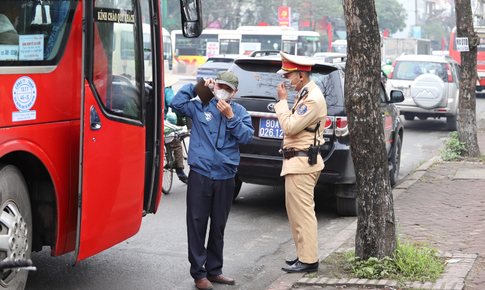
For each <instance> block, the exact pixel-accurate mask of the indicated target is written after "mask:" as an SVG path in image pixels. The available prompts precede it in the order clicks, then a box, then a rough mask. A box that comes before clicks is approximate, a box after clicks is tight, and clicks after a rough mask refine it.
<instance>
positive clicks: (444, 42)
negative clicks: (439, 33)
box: [441, 35, 446, 54]
mask: <svg viewBox="0 0 485 290" xmlns="http://www.w3.org/2000/svg"><path fill="white" fill-rule="evenodd" d="M445 44H446V41H445V36H444V35H443V45H442V49H441V50H442V51H443V54H445Z"/></svg>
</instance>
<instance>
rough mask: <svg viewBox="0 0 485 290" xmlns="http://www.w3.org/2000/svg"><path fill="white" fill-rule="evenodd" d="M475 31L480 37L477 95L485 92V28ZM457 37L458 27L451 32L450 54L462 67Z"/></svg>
mask: <svg viewBox="0 0 485 290" xmlns="http://www.w3.org/2000/svg"><path fill="white" fill-rule="evenodd" d="M475 31H476V32H477V35H478V36H479V37H480V44H479V45H478V50H477V94H479V93H482V91H483V90H485V26H475ZM455 35H456V27H454V28H453V29H452V30H451V35H450V48H449V54H450V56H451V57H452V58H453V59H454V60H456V61H457V62H458V63H459V64H460V65H461V54H460V52H459V51H456V41H455ZM483 93H485V92H483Z"/></svg>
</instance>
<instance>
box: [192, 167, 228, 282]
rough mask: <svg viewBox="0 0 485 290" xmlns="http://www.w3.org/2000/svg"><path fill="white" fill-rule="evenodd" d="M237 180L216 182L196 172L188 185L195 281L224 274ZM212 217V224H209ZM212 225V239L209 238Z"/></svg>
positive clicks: (193, 172)
mask: <svg viewBox="0 0 485 290" xmlns="http://www.w3.org/2000/svg"><path fill="white" fill-rule="evenodd" d="M234 186H235V182H234V178H230V179H225V180H212V179H210V178H209V177H206V176H204V175H202V174H199V173H197V172H195V171H193V170H190V172H189V179H188V182H187V239H188V244H189V262H190V275H191V276H192V277H193V278H194V279H202V278H204V277H206V276H218V275H221V274H222V264H223V263H222V261H223V253H222V252H223V247H224V229H225V228H226V222H227V218H228V216H229V211H230V210H231V206H232V201H233V197H234ZM209 218H210V221H209ZM208 223H209V227H210V229H209V239H208V241H207V247H206V246H205V236H206V233H207V225H208Z"/></svg>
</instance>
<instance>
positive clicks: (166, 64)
mask: <svg viewBox="0 0 485 290" xmlns="http://www.w3.org/2000/svg"><path fill="white" fill-rule="evenodd" d="M162 31H163V33H162V45H163V68H164V70H165V71H168V72H170V73H172V62H173V53H172V49H173V48H172V38H171V37H170V34H169V33H168V31H167V30H166V29H165V28H162Z"/></svg>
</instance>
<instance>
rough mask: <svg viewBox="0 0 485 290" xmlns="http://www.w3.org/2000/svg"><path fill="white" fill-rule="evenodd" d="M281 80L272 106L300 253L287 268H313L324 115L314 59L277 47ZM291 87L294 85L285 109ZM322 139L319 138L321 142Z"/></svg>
mask: <svg viewBox="0 0 485 290" xmlns="http://www.w3.org/2000/svg"><path fill="white" fill-rule="evenodd" d="M280 54H281V58H282V63H283V64H282V68H281V70H279V71H278V73H279V74H282V75H283V78H284V82H283V83H281V84H279V85H278V97H279V99H280V101H279V102H278V103H277V104H276V106H275V110H276V114H277V115H278V121H279V123H280V125H281V128H282V130H283V133H284V139H283V146H282V147H283V149H282V151H283V155H284V159H283V168H282V170H281V176H285V198H286V212H287V214H288V219H289V221H290V226H291V231H292V233H293V240H294V242H295V246H296V252H297V255H298V257H297V258H296V259H292V260H286V263H287V264H288V265H289V266H288V267H284V268H282V270H284V271H286V272H316V271H317V270H318V241H317V219H316V217H315V202H314V200H313V194H314V192H313V191H314V188H315V185H316V183H317V181H318V178H319V176H320V171H321V170H322V169H323V167H324V164H323V159H322V157H321V156H320V154H319V150H318V147H319V146H318V145H322V144H323V143H324V140H320V136H321V132H322V131H323V129H324V128H323V127H325V121H326V118H327V104H326V102H325V98H324V96H323V94H322V92H321V91H320V89H319V88H318V87H317V85H316V84H315V82H314V81H312V80H311V79H310V75H311V68H312V66H313V65H314V64H315V63H314V62H311V61H310V60H308V59H307V58H305V57H301V56H292V55H288V54H286V53H284V52H280ZM287 89H289V90H295V91H298V94H297V97H296V99H295V103H294V105H293V106H292V108H291V109H289V106H288V102H287V98H288V92H287ZM320 142H321V143H320Z"/></svg>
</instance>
